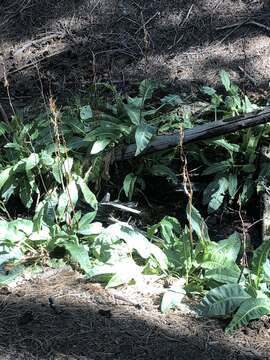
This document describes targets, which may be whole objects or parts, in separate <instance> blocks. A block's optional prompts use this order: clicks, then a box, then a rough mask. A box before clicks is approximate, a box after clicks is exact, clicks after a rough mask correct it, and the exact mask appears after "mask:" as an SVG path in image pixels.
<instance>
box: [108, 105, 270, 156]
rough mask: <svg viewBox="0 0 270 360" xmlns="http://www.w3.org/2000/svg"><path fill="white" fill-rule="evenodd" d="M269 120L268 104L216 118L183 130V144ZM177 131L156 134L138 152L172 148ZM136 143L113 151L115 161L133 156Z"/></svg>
mask: <svg viewBox="0 0 270 360" xmlns="http://www.w3.org/2000/svg"><path fill="white" fill-rule="evenodd" d="M268 122H270V106H268V107H266V108H265V109H264V110H262V111H256V112H252V113H249V114H246V115H243V116H238V117H234V118H230V119H223V120H218V121H215V122H210V123H206V124H203V125H199V126H196V127H194V128H193V129H187V130H185V131H184V139H183V144H190V143H194V142H198V141H201V140H207V139H211V138H216V137H219V136H222V135H226V134H230V133H233V132H235V131H239V130H243V129H246V128H250V127H253V126H256V125H261V124H266V123H268ZM179 141H180V139H179V133H178V132H177V133H172V134H166V135H158V136H156V137H154V138H153V140H151V141H150V143H149V145H148V147H147V148H146V149H145V150H144V151H143V152H142V153H141V154H140V156H142V155H146V154H150V153H153V152H156V151H160V150H166V149H170V148H173V147H175V146H177V145H178V144H179ZM135 152H136V144H131V145H128V146H126V147H125V148H123V149H118V150H116V151H115V153H114V158H115V160H116V161H120V160H129V159H132V158H134V157H135Z"/></svg>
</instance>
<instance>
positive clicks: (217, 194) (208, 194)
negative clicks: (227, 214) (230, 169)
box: [203, 177, 229, 213]
mask: <svg viewBox="0 0 270 360" xmlns="http://www.w3.org/2000/svg"><path fill="white" fill-rule="evenodd" d="M228 187H229V183H228V180H227V178H225V177H221V178H218V179H216V180H214V181H212V182H211V183H210V184H209V185H208V186H207V187H206V188H205V190H204V193H203V203H204V204H205V205H206V204H208V211H209V213H211V212H213V211H216V210H217V209H218V208H219V207H220V206H221V205H222V203H223V200H224V197H225V195H226V191H227V190H228Z"/></svg>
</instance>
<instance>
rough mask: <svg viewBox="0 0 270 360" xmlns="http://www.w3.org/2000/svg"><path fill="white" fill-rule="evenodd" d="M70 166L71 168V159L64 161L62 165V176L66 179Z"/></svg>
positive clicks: (69, 172)
mask: <svg viewBox="0 0 270 360" xmlns="http://www.w3.org/2000/svg"><path fill="white" fill-rule="evenodd" d="M72 166H73V159H72V158H67V159H65V161H64V163H63V165H62V174H63V175H64V176H65V177H68V176H69V175H71V170H72Z"/></svg>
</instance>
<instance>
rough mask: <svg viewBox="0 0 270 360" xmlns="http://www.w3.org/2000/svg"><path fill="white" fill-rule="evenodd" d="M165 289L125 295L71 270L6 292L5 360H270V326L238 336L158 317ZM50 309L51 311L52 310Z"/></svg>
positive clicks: (148, 287) (179, 317)
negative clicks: (86, 279)
mask: <svg viewBox="0 0 270 360" xmlns="http://www.w3.org/2000/svg"><path fill="white" fill-rule="evenodd" d="M163 290H164V288H163V286H162V282H161V281H160V280H159V281H149V282H148V283H147V281H146V280H145V279H144V280H143V282H141V283H139V284H138V285H136V286H129V287H127V288H122V289H118V290H105V289H103V288H102V287H101V286H100V285H98V284H93V283H87V282H86V281H85V280H84V279H83V278H82V276H81V275H79V274H77V273H75V272H74V271H72V270H70V269H69V268H64V269H62V270H57V271H55V270H51V269H47V270H45V271H44V272H43V273H42V274H40V275H38V276H36V278H32V279H30V280H29V279H28V281H23V282H22V283H21V285H17V286H15V287H12V289H10V290H8V289H7V288H1V289H0V319H1V322H0V359H3V360H14V359H18V360H21V359H25V360H26V359H27V360H32V359H54V360H63V359H72V360H73V359H84V360H90V359H91V360H92V359H95V360H97V359H101V360H104V359H108V360H112V359H115V360H118V359H119V360H120V359H123V360H128V359H153V360H154V359H168V360H172V359H175V360H178V359H179V360H189V359H195V360H196V359H200V360H210V359H215V360H219V359H239V360H251V359H253V360H255V359H257V360H262V359H269V358H270V357H269V354H270V343H269V336H270V319H269V318H267V317H266V318H265V319H263V321H258V322H253V323H252V324H251V326H250V327H249V328H245V329H242V330H241V331H238V332H237V333H236V334H234V336H226V335H224V332H223V329H224V326H225V323H224V322H218V321H215V320H209V319H198V318H196V317H195V316H194V314H193V312H192V311H191V312H188V311H186V310H184V309H182V310H180V311H176V312H174V313H172V314H169V315H162V314H160V312H159V310H158V304H159V302H160V295H161V293H162V291H163ZM50 302H51V305H50Z"/></svg>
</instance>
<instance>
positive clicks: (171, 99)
mask: <svg viewBox="0 0 270 360" xmlns="http://www.w3.org/2000/svg"><path fill="white" fill-rule="evenodd" d="M161 103H162V104H168V105H171V106H179V105H182V104H183V100H182V98H181V96H179V95H172V94H169V95H167V96H164V98H162V99H161Z"/></svg>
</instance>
